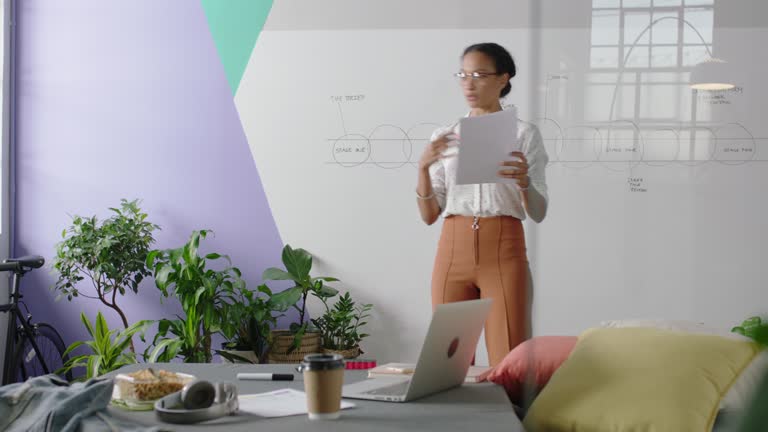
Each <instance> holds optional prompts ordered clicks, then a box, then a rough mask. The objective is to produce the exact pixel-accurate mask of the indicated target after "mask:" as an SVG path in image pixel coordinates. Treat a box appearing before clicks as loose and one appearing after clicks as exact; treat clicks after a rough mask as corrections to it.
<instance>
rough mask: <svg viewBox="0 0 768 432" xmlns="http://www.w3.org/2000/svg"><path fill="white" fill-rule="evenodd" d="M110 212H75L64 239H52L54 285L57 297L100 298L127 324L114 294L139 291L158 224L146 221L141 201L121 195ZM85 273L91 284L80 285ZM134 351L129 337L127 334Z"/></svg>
mask: <svg viewBox="0 0 768 432" xmlns="http://www.w3.org/2000/svg"><path fill="white" fill-rule="evenodd" d="M110 210H111V211H112V212H113V213H114V215H113V216H112V217H110V218H109V219H107V220H105V221H104V222H102V223H101V224H100V223H99V221H98V220H97V219H96V216H92V217H89V218H83V217H80V216H75V217H74V219H73V221H72V226H70V227H69V228H67V229H65V230H64V232H63V233H62V236H63V237H64V240H62V241H61V242H60V243H58V244H57V245H56V256H55V258H54V259H53V268H54V269H55V271H56V272H57V273H58V276H59V277H58V279H57V280H56V283H55V284H54V286H53V290H54V291H59V296H58V298H61V297H64V296H66V297H67V299H68V300H70V301H71V300H72V299H73V298H75V297H85V298H89V299H95V300H98V301H100V302H101V303H102V304H103V305H104V306H106V307H108V308H110V309H112V310H114V311H115V312H116V313H117V314H118V315H119V316H120V320H121V321H122V323H123V327H125V328H126V329H127V328H128V327H129V325H128V318H127V317H126V316H125V312H124V311H123V309H122V308H121V307H120V305H119V304H118V299H119V298H120V297H118V296H117V295H118V294H120V295H121V296H122V295H124V294H125V292H126V291H129V290H130V291H133V292H134V293H138V291H139V283H141V281H142V280H143V279H144V277H146V276H148V275H149V274H150V272H149V269H147V266H146V263H145V261H146V258H147V255H148V254H149V251H150V246H151V245H152V243H154V241H155V239H154V238H153V237H152V232H153V231H154V230H156V229H158V226H157V225H155V224H153V223H150V222H147V220H146V219H147V214H146V213H144V212H142V211H141V209H140V208H139V201H138V200H133V201H126V200H125V199H123V200H121V201H120V208H111V209H110ZM85 279H87V280H88V281H89V282H91V283H90V284H87V286H88V287H93V289H92V290H91V289H90V288H89V289H87V290H86V289H83V288H81V285H80V284H79V282H81V281H83V280H85ZM129 347H130V349H131V351H133V341H132V339H129Z"/></svg>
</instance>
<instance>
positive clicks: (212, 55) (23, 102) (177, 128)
mask: <svg viewBox="0 0 768 432" xmlns="http://www.w3.org/2000/svg"><path fill="white" fill-rule="evenodd" d="M18 4H19V11H18V12H19V21H18V32H19V34H18V41H19V45H18V52H19V56H18V64H17V67H18V78H19V79H18V106H17V110H18V111H17V112H18V125H17V127H18V141H17V144H16V145H17V152H16V163H17V177H16V181H17V193H16V207H15V217H16V219H15V221H16V239H15V253H16V254H17V255H21V254H41V255H44V256H45V258H46V260H47V261H48V263H50V260H51V258H52V256H53V253H54V245H55V243H56V242H58V241H59V240H60V239H61V231H62V230H63V229H64V228H65V227H67V226H68V225H69V224H70V221H71V218H70V215H74V214H79V215H92V214H97V215H99V216H100V217H102V218H103V217H106V216H108V215H109V213H108V212H107V211H106V209H107V208H108V207H111V206H117V205H118V204H119V200H120V199H121V198H128V199H133V198H140V199H142V200H143V208H144V209H145V210H146V211H147V212H148V213H149V216H150V220H151V221H152V222H154V223H157V224H159V225H160V226H161V227H162V231H160V232H158V233H157V235H156V238H157V240H158V241H157V244H156V246H157V247H159V248H167V247H177V246H180V245H181V244H182V243H183V242H185V241H186V239H187V237H188V236H189V234H190V233H191V232H192V230H194V229H200V228H210V229H213V230H214V231H215V232H216V236H215V238H213V239H210V238H209V240H208V241H207V242H206V243H205V245H204V249H207V250H215V251H218V252H222V253H226V254H229V255H230V256H231V257H232V259H233V261H234V264H235V265H236V266H238V267H240V268H241V270H243V272H244V276H245V278H246V279H247V280H248V281H249V282H251V286H252V287H255V285H256V283H258V282H260V275H261V272H262V271H263V270H264V268H266V267H269V266H273V265H278V264H279V262H280V249H281V247H282V244H281V240H280V238H279V234H278V232H277V228H276V226H275V223H274V221H273V219H272V215H271V213H270V209H269V206H268V203H267V200H266V197H265V195H264V191H263V189H262V185H261V182H260V180H259V176H258V173H257V171H256V166H255V164H254V161H253V157H252V156H251V152H250V150H249V148H248V143H247V141H246V138H245V135H244V133H243V130H242V127H241V125H240V120H239V118H238V114H237V111H236V109H235V106H234V102H233V99H232V93H231V90H230V87H229V85H228V84H227V81H226V77H225V75H224V69H223V67H222V65H221V62H220V61H219V58H218V56H217V53H216V48H215V46H214V43H213V40H212V38H211V35H210V33H209V30H208V26H207V22H206V19H205V16H204V14H203V10H202V7H201V5H200V2H199V1H197V0H163V1H157V0H133V1H130V2H127V1H122V2H114V1H106V2H105V1H93V0H67V1H61V2H59V1H43V0H24V1H22V2H18ZM48 268H49V269H50V267H48ZM54 280H55V275H54V274H53V273H51V272H50V271H48V270H43V271H37V272H34V273H32V274H31V275H30V277H28V278H26V279H25V281H26V285H25V286H24V287H23V288H22V289H23V290H25V292H26V294H27V303H28V304H29V305H30V306H31V309H32V311H33V313H34V314H35V316H36V318H37V319H38V320H45V321H47V322H50V323H52V324H54V325H55V326H56V327H57V328H58V329H59V330H60V332H61V333H62V335H63V337H64V339H65V342H66V343H71V342H72V341H74V340H76V339H82V338H85V336H86V333H85V330H84V329H83V328H82V324H81V323H80V321H79V318H78V316H79V313H80V311H82V310H85V311H87V313H88V315H90V316H91V317H93V316H95V314H96V309H97V307H98V303H97V302H96V301H93V300H87V299H78V300H75V301H73V302H71V303H70V302H67V301H66V300H61V301H59V302H54V294H53V293H52V292H51V291H50V290H49V287H50V286H51V285H52V283H53V281H54ZM123 304H124V305H127V315H128V318H129V320H132V321H133V320H139V319H158V318H161V317H164V316H170V315H171V314H172V313H175V312H177V310H178V307H177V306H176V304H177V302H176V301H175V300H170V301H166V303H165V304H161V303H160V302H159V293H158V290H157V289H156V288H155V287H154V284H153V283H152V281H151V280H150V281H148V283H144V284H143V285H142V287H141V289H140V292H139V295H133V294H127V295H126V296H125V298H124V299H123ZM101 309H102V310H105V311H106V308H103V307H102V308H101ZM107 317H108V319H109V320H110V324H111V325H116V324H117V322H118V320H117V318H116V315H115V314H114V313H111V314H109V315H107Z"/></svg>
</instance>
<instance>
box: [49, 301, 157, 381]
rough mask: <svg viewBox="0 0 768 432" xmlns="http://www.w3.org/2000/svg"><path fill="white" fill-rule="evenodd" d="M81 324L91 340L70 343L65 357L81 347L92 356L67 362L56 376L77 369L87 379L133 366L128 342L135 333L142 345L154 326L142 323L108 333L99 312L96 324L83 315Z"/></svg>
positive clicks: (105, 321)
mask: <svg viewBox="0 0 768 432" xmlns="http://www.w3.org/2000/svg"><path fill="white" fill-rule="evenodd" d="M80 320H81V321H82V322H83V325H85V328H86V329H87V330H88V334H89V335H90V336H91V337H92V338H93V340H89V341H77V342H75V343H73V344H72V345H70V346H69V347H68V348H67V350H66V351H65V352H64V355H68V354H69V353H71V352H72V351H74V350H75V349H77V348H79V347H81V346H87V347H88V348H90V350H91V353H90V354H83V355H79V356H77V357H73V358H71V359H69V361H67V363H65V364H64V367H62V368H61V369H60V370H58V371H56V374H64V373H66V372H67V371H69V370H71V369H73V368H76V367H85V368H86V376H85V378H87V379H90V378H93V377H97V376H99V375H103V374H105V373H107V372H111V371H113V370H117V369H120V368H121V367H123V366H126V365H129V364H133V363H136V354H134V353H133V352H132V351H130V350H128V348H129V346H130V343H131V339H132V338H133V336H134V335H135V334H137V333H138V334H139V336H140V337H141V340H142V341H143V340H144V332H145V331H146V329H147V327H149V326H150V325H151V324H152V323H153V321H151V320H143V321H139V322H137V323H135V324H133V325H131V326H129V327H128V328H127V329H124V330H116V329H115V330H110V329H109V326H108V325H107V320H106V319H104V315H102V314H101V312H98V313H97V314H96V322H95V323H91V322H90V321H89V320H88V317H87V316H85V313H81V314H80Z"/></svg>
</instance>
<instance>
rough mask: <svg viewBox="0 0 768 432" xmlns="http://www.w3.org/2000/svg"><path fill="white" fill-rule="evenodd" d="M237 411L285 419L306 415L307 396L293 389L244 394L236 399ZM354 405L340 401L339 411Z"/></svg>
mask: <svg viewBox="0 0 768 432" xmlns="http://www.w3.org/2000/svg"><path fill="white" fill-rule="evenodd" d="M238 403H239V404H240V408H239V411H240V412H244V413H248V414H254V415H257V416H261V417H287V416H292V415H300V414H307V395H306V393H304V392H303V391H299V390H294V389H289V388H285V389H280V390H275V391H271V392H267V393H256V394H245V395H240V396H239V397H238ZM354 406H355V404H353V403H352V402H348V401H345V400H342V401H341V409H346V408H352V407H354Z"/></svg>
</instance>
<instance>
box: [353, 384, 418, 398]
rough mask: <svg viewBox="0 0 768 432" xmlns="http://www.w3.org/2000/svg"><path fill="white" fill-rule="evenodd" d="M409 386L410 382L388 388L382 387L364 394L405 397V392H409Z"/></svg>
mask: <svg viewBox="0 0 768 432" xmlns="http://www.w3.org/2000/svg"><path fill="white" fill-rule="evenodd" d="M408 384H410V382H409V381H404V382H401V383H397V384H393V385H389V386H386V387H380V388H377V389H373V390H368V391H367V392H365V393H364V394H369V395H383V396H401V395H404V394H405V392H406V391H407V390H408Z"/></svg>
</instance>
